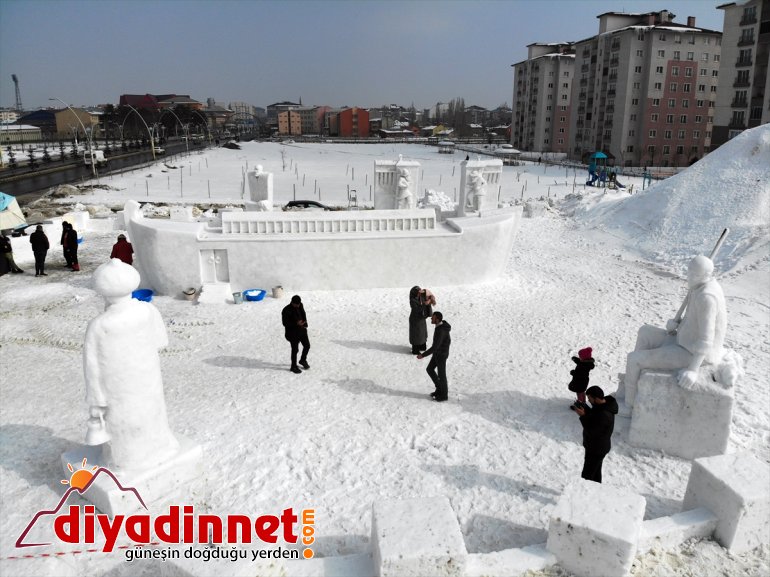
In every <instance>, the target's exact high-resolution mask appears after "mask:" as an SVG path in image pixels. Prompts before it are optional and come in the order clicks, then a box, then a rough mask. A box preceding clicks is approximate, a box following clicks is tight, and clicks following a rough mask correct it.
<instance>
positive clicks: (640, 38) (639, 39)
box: [636, 30, 644, 42]
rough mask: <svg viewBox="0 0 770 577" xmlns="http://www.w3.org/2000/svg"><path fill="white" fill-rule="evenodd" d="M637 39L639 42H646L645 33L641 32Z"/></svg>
mask: <svg viewBox="0 0 770 577" xmlns="http://www.w3.org/2000/svg"><path fill="white" fill-rule="evenodd" d="M636 39H637V40H638V41H639V42H644V32H643V31H641V30H640V31H639V34H637V35H636Z"/></svg>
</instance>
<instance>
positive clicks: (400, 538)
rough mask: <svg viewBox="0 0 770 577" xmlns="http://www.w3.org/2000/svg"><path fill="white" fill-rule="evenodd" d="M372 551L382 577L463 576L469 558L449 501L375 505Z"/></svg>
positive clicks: (376, 567) (378, 573) (440, 498)
mask: <svg viewBox="0 0 770 577" xmlns="http://www.w3.org/2000/svg"><path fill="white" fill-rule="evenodd" d="M372 551H373V556H374V569H375V574H376V575H378V576H380V577H390V576H393V577H438V576H442V577H443V576H449V575H457V576H459V575H463V573H464V571H465V565H466V561H467V558H468V552H467V551H466V549H465V542H464V541H463V536H462V533H461V532H460V524H459V523H458V522H457V516H456V515H455V513H454V511H453V510H452V506H451V505H450V504H449V499H447V498H446V497H437V498H434V499H404V500H388V501H381V502H378V503H374V505H373V506H372Z"/></svg>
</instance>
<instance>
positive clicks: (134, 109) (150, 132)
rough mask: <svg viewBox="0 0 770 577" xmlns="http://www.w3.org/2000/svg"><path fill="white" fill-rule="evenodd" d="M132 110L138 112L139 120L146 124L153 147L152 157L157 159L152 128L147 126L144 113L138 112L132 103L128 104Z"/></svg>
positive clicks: (151, 146)
mask: <svg viewBox="0 0 770 577" xmlns="http://www.w3.org/2000/svg"><path fill="white" fill-rule="evenodd" d="M126 106H128V107H129V108H130V109H131V110H133V111H134V112H136V115H137V116H138V117H139V120H141V121H142V124H144V127H145V128H146V129H147V134H149V135H150V148H151V149H152V159H153V160H155V140H154V139H153V138H152V131H151V130H150V127H149V126H147V123H146V122H145V121H144V118H142V115H141V114H139V112H137V110H136V108H134V107H133V106H131V105H130V104H126Z"/></svg>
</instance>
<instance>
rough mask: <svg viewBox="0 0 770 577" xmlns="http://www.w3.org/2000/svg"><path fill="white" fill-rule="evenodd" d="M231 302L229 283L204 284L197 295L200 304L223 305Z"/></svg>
mask: <svg viewBox="0 0 770 577" xmlns="http://www.w3.org/2000/svg"><path fill="white" fill-rule="evenodd" d="M231 302H233V291H232V290H231V289H230V283H204V285H203V286H202V287H201V292H200V295H198V303H200V304H202V305H203V304H207V305H210V304H224V303H231Z"/></svg>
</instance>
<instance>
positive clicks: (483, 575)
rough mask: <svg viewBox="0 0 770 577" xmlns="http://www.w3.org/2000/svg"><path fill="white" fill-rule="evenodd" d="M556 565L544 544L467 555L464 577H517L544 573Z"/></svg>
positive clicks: (554, 558) (553, 557)
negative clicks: (538, 572) (539, 572)
mask: <svg viewBox="0 0 770 577" xmlns="http://www.w3.org/2000/svg"><path fill="white" fill-rule="evenodd" d="M553 565H556V557H555V556H554V555H553V553H551V552H550V551H548V549H546V546H545V543H540V544H538V545H529V546H528V547H522V548H521V549H505V550H503V551H495V552H494V553H477V554H474V555H468V564H467V565H466V570H465V577H519V576H521V575H524V574H529V573H534V572H537V571H544V570H546V569H548V568H549V567H551V566H553Z"/></svg>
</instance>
